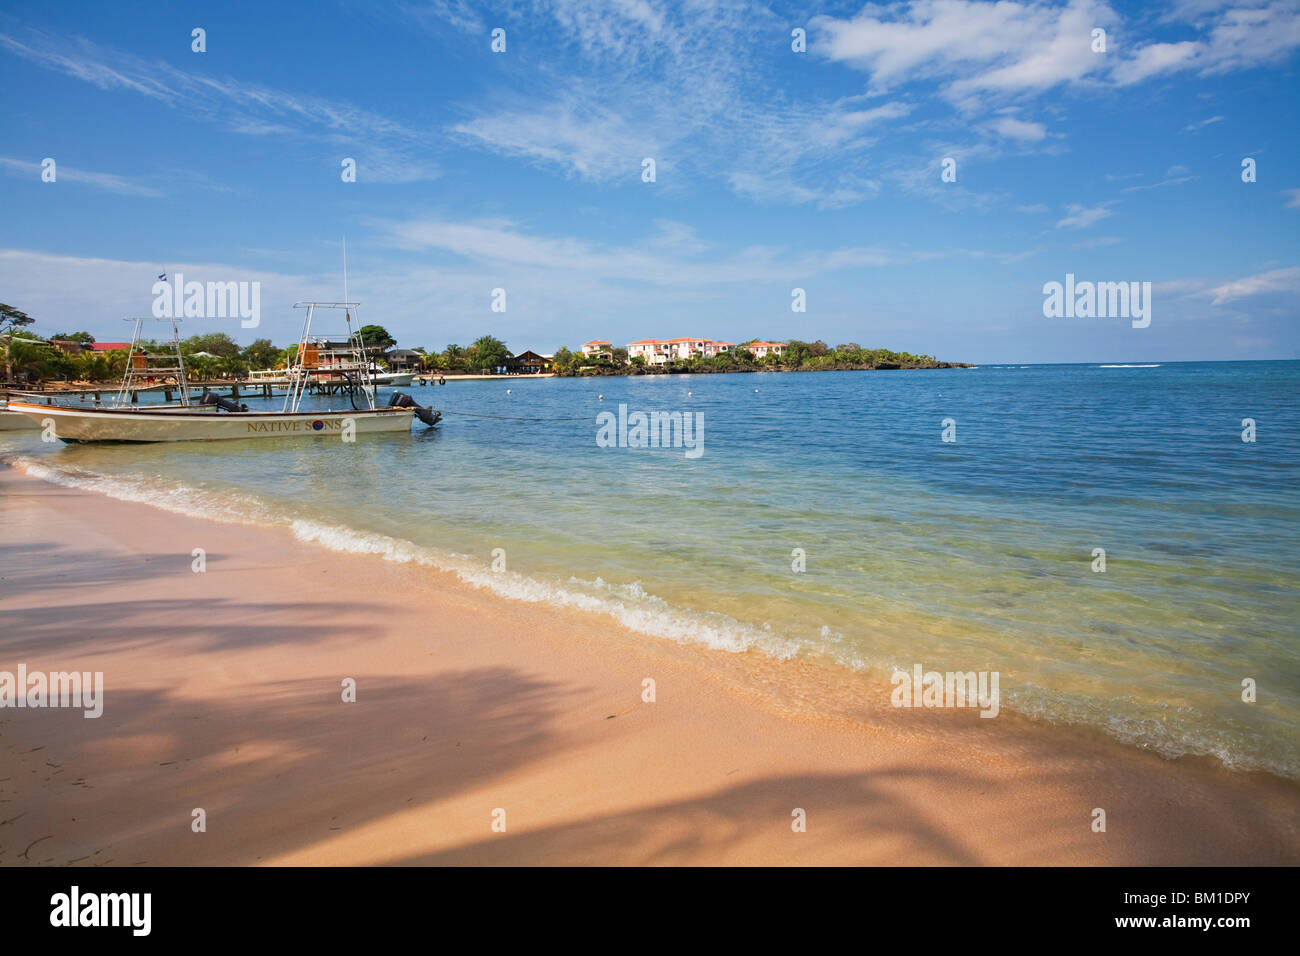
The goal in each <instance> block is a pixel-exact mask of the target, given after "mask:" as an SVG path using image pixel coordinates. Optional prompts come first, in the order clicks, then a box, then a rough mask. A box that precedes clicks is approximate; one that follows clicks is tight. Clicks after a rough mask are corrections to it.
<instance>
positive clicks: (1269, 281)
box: [1206, 266, 1300, 305]
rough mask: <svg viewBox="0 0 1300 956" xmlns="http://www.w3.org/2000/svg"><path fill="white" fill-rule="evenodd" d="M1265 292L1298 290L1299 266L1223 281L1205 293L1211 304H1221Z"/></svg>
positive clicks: (1299, 290) (1299, 287)
mask: <svg viewBox="0 0 1300 956" xmlns="http://www.w3.org/2000/svg"><path fill="white" fill-rule="evenodd" d="M1266 292H1300V266H1292V267H1290V268H1288V269H1274V270H1272V271H1271V272H1261V273H1259V274H1258V275H1253V276H1247V277H1246V278H1244V279H1236V280H1234V281H1232V282H1225V283H1224V284H1223V285H1219V286H1215V287H1214V288H1212V289H1210V290H1209V291H1208V292H1207V293H1206V295H1208V296H1209V297H1210V301H1211V302H1212V303H1213V304H1215V305H1223V304H1224V303H1225V302H1233V301H1235V300H1237V299H1244V298H1246V297H1247V296H1253V295H1260V294H1261V293H1266Z"/></svg>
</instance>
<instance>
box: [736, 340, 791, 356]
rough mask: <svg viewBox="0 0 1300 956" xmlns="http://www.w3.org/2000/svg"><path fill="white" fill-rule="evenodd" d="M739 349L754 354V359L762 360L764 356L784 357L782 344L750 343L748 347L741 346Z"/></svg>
mask: <svg viewBox="0 0 1300 956" xmlns="http://www.w3.org/2000/svg"><path fill="white" fill-rule="evenodd" d="M741 348H744V349H748V350H749V351H750V352H752V353H753V354H754V358H762V357H763V356H765V355H784V354H785V343H784V342H750V343H749V344H748V345H742V346H741Z"/></svg>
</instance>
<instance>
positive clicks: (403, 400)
mask: <svg viewBox="0 0 1300 956" xmlns="http://www.w3.org/2000/svg"><path fill="white" fill-rule="evenodd" d="M390 404H391V405H392V406H393V407H394V408H413V409H415V417H416V418H418V419H419V420H420V421H422V422H424V423H425V424H426V425H428V426H430V427H432V426H434V425H436V424H438V422H440V421H442V412H438V411H434V410H433V409H432V408H425V407H424V406H423V405H420V404H419V403H417V402H416V400H415V399H413V398H412V397H411V396H410V395H407V394H405V393H404V392H393V398H392V401H391V402H390Z"/></svg>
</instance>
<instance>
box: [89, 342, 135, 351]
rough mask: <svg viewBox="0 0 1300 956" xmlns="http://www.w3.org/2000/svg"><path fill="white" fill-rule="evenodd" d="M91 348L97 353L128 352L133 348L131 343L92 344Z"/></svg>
mask: <svg viewBox="0 0 1300 956" xmlns="http://www.w3.org/2000/svg"><path fill="white" fill-rule="evenodd" d="M90 347H91V349H92V350H93V351H96V352H116V351H119V350H121V351H123V352H125V351H127V350H128V349H129V348H130V347H131V343H130V342H91V343H90Z"/></svg>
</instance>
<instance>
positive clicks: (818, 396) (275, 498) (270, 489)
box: [0, 362, 1300, 778]
mask: <svg viewBox="0 0 1300 956" xmlns="http://www.w3.org/2000/svg"><path fill="white" fill-rule="evenodd" d="M1117 364H1118V363H1117ZM407 391H410V392H411V393H412V394H413V395H414V396H415V397H416V398H417V400H419V401H420V402H421V403H424V404H433V405H434V406H435V407H438V408H441V409H442V410H443V412H444V415H445V416H446V417H445V422H444V423H443V424H442V425H441V426H440V427H439V428H438V429H436V430H433V431H428V430H426V429H425V428H424V427H423V426H422V425H419V424H416V426H415V427H414V429H413V430H412V433H411V435H410V436H409V437H408V436H406V435H396V436H375V437H362V438H360V439H359V440H357V441H356V442H355V443H352V444H346V443H343V442H341V441H338V440H336V439H319V440H302V439H275V440H260V441H246V442H213V443H193V444H181V445H110V446H87V445H82V446H64V445H49V444H43V443H41V442H40V440H39V436H38V435H37V434H36V433H34V432H27V433H0V456H2V457H3V458H4V459H5V460H7V461H10V462H16V463H18V464H20V465H22V466H23V467H26V468H27V469H28V470H29V471H31V472H32V473H34V474H38V475H40V476H41V477H44V478H47V479H49V480H54V481H59V482H62V483H68V484H74V485H81V486H87V487H93V488H96V489H97V490H100V491H104V492H106V493H109V494H113V495H117V496H120V497H125V498H131V499H135V500H145V501H149V502H151V503H153V504H155V505H158V506H161V507H165V508H172V509H176V510H182V511H186V512H190V513H200V514H207V515H210V516H213V517H217V518H221V519H223V520H230V521H248V522H251V523H259V524H265V523H284V524H286V525H288V526H290V527H292V528H293V530H294V532H295V533H296V534H298V535H299V536H300V537H302V538H304V539H308V540H314V541H318V542H320V543H323V544H325V545H327V546H329V547H333V548H336V549H339V550H341V551H356V552H373V553H378V554H383V555H385V556H387V557H389V558H390V559H393V560H404V561H417V562H423V563H425V564H428V565H430V566H433V567H440V568H446V569H450V570H453V571H456V572H457V573H459V574H460V575H461V576H462V577H464V578H466V579H467V580H469V581H471V582H473V583H475V584H478V585H480V586H483V587H489V588H492V589H494V590H496V591H498V592H500V593H502V594H505V595H508V596H511V597H514V598H520V599H525V600H533V601H549V602H552V603H556V604H563V605H567V606H575V607H580V608H585V609H587V610H589V611H590V612H591V613H595V614H605V615H609V616H610V617H612V618H614V619H615V620H617V621H619V622H620V623H623V624H625V625H628V626H630V627H632V628H634V629H635V630H638V631H640V632H642V633H644V634H645V635H646V640H662V639H672V640H677V641H683V642H698V643H700V644H703V645H707V646H710V647H713V648H717V649H719V650H720V651H725V652H738V651H748V652H750V653H762V654H766V655H770V656H772V657H776V658H791V657H798V656H803V657H813V658H817V659H819V660H821V661H824V662H827V663H829V664H831V665H832V666H839V667H845V668H852V669H856V670H862V671H866V672H870V673H872V674H878V676H879V677H880V679H881V681H882V682H883V681H887V679H888V675H889V673H890V672H891V670H892V668H894V667H898V668H901V669H904V670H908V671H910V670H911V668H912V666H913V664H915V663H920V664H922V665H923V666H924V667H925V668H926V669H927V670H929V669H934V670H940V671H946V670H962V671H966V670H996V671H998V672H999V673H1000V674H1001V694H1002V707H1003V708H1004V709H1008V708H1009V709H1011V710H1015V711H1019V712H1021V713H1023V714H1027V715H1029V716H1032V717H1034V718H1037V719H1041V720H1046V721H1054V722H1061V723H1077V724H1084V725H1089V726H1092V727H1096V728H1100V729H1102V730H1104V731H1106V732H1107V733H1110V734H1111V735H1113V736H1115V737H1117V738H1119V739H1121V740H1124V741H1126V742H1128V743H1131V744H1134V745H1138V746H1143V747H1149V748H1153V749H1155V750H1157V751H1159V752H1160V753H1162V754H1164V755H1167V756H1176V755H1181V754H1189V753H1190V754H1208V755H1213V756H1216V757H1218V758H1219V759H1221V760H1222V761H1223V762H1224V763H1225V764H1226V765H1228V766H1230V767H1233V768H1237V769H1264V770H1268V771H1270V772H1273V773H1276V774H1280V775H1283V776H1287V777H1292V778H1300V639H1298V635H1297V631H1298V630H1300V598H1298V597H1297V595H1298V594H1300V573H1298V570H1297V557H1298V556H1300V492H1298V489H1300V445H1298V444H1297V439H1298V438H1300V362H1243V363H1174V364H1161V365H1158V366H1154V367H1151V366H1147V365H1143V366H1123V365H1120V367H1106V366H1100V365H1051V366H1028V367H1026V366H983V367H980V368H975V369H951V370H924V371H890V372H819V373H762V374H750V375H690V376H685V375H683V376H677V375H674V376H653V377H620V378H596V379H542V380H532V381H527V380H522V381H502V380H492V381H483V382H451V383H448V384H447V385H446V386H443V387H437V386H434V387H425V388H418V387H417V388H414V389H408V390H407ZM280 401H281V400H280V399H276V400H274V401H272V402H271V403H269V404H270V405H271V406H272V407H275V408H278V407H279V406H280ZM335 402H336V403H337V400H335ZM252 404H253V405H254V407H258V406H259V405H260V404H261V403H252ZM620 404H625V405H626V406H627V410H628V411H629V412H635V411H644V412H650V411H665V412H683V413H691V414H694V413H699V415H701V416H702V419H700V420H702V422H703V453H702V454H700V455H699V456H698V457H691V456H688V455H687V454H686V449H683V448H675V449H673V448H669V449H633V448H619V447H612V448H610V447H601V446H600V445H598V443H597V440H596V438H597V416H598V415H599V414H600V413H601V412H602V411H610V412H613V413H615V414H617V412H618V406H619V405H620ZM321 407H326V406H325V404H324V403H322V404H321ZM945 419H952V420H953V422H955V436H954V437H955V439H956V440H955V441H952V442H945V441H943V440H942V434H943V431H944V420H945ZM1243 419H1253V420H1254V422H1255V439H1256V440H1255V441H1253V442H1245V441H1243V440H1242V434H1243ZM950 434H952V432H951V431H950ZM1098 548H1101V549H1104V550H1105V570H1104V571H1097V570H1094V567H1095V566H1097V560H1096V558H1095V557H1094V551H1095V549H1098ZM494 549H500V551H498V552H496V555H495V558H494ZM796 549H802V554H803V562H804V567H805V570H803V571H801V572H800V571H796V570H794V567H793V565H794V564H795V563H796V562H797V560H798V552H796ZM494 560H495V563H496V570H494V569H493V564H494ZM503 563H504V570H502V569H501V566H502V564H503ZM521 639H523V638H522V637H521ZM1246 678H1251V679H1253V680H1254V681H1255V682H1256V683H1257V687H1258V691H1257V693H1258V700H1257V701H1256V702H1255V703H1245V702H1243V701H1242V681H1243V679H1246ZM886 686H887V685H886Z"/></svg>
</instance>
